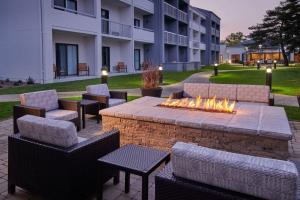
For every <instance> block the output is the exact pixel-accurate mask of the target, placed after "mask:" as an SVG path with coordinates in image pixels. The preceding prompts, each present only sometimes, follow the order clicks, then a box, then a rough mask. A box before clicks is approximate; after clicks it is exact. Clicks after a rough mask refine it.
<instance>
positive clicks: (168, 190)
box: [155, 164, 260, 200]
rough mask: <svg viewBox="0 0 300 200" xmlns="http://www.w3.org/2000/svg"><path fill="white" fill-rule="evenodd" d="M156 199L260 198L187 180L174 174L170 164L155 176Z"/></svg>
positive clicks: (254, 199) (240, 199)
mask: <svg viewBox="0 0 300 200" xmlns="http://www.w3.org/2000/svg"><path fill="white" fill-rule="evenodd" d="M155 199H156V200H199V199H201V200H211V199H214V200H229V199H230V200H260V198H257V197H253V196H249V195H246V194H241V193H238V192H234V191H230V190H226V189H222V188H218V187H214V186H210V185H206V184H202V183H198V182H195V181H190V180H186V179H183V178H179V177H176V176H174V175H173V169H172V165H171V164H168V165H167V166H166V167H165V168H164V169H163V170H162V171H161V172H160V173H159V174H158V175H156V176H155Z"/></svg>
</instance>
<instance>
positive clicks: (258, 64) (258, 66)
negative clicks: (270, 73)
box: [256, 60, 260, 70]
mask: <svg viewBox="0 0 300 200" xmlns="http://www.w3.org/2000/svg"><path fill="white" fill-rule="evenodd" d="M256 69H257V70H259V69H260V60H258V61H257V65H256Z"/></svg>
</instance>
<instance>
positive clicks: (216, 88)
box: [209, 84, 237, 100]
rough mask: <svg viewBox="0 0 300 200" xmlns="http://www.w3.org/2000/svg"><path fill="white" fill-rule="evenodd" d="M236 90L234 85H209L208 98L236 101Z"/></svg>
mask: <svg viewBox="0 0 300 200" xmlns="http://www.w3.org/2000/svg"><path fill="white" fill-rule="evenodd" d="M236 90H237V85H234V84H210V86H209V98H213V97H216V98H217V99H225V98H226V99H229V100H236Z"/></svg>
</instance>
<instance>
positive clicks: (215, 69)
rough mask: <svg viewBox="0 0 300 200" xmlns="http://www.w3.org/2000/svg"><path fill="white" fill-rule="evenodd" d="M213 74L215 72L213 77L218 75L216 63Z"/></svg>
mask: <svg viewBox="0 0 300 200" xmlns="http://www.w3.org/2000/svg"><path fill="white" fill-rule="evenodd" d="M214 72H215V76H218V74H219V70H218V63H215V65H214Z"/></svg>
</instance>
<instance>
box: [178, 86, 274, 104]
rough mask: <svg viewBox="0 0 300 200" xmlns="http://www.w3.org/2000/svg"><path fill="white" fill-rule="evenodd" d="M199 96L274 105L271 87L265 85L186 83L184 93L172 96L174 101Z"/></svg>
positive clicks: (180, 92)
mask: <svg viewBox="0 0 300 200" xmlns="http://www.w3.org/2000/svg"><path fill="white" fill-rule="evenodd" d="M197 96H201V97H202V98H203V99H208V98H213V97H216V98H217V99H224V98H226V99H227V100H232V101H237V102H253V103H260V104H266V105H270V106H273V105H274V96H273V94H271V93H270V87H269V86H265V85H236V84H215V83H184V86H183V91H179V92H175V93H173V94H172V98H174V99H181V98H196V97H197Z"/></svg>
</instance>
